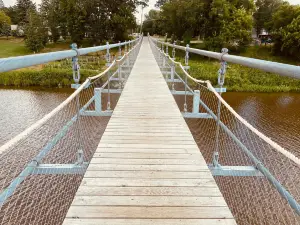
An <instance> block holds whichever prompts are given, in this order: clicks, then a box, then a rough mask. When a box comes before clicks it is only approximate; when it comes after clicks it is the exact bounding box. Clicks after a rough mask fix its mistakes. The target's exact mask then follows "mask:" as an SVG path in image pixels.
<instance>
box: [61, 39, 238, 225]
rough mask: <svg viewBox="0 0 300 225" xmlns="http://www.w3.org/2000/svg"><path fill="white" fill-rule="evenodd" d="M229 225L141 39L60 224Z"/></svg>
mask: <svg viewBox="0 0 300 225" xmlns="http://www.w3.org/2000/svg"><path fill="white" fill-rule="evenodd" d="M77 224H85V225H95V224H101V225H108V224H109V225H150V224H151V225H152V224H155V225H196V224H197V225H198V224H210V225H225V224H226V225H231V224H236V223H235V220H234V218H233V216H232V214H231V212H230V210H229V208H228V207H227V204H226V202H225V200H224V198H223V196H222V194H221V192H220V191H219V189H218V187H217V184H216V183H215V181H214V179H213V177H212V175H211V173H210V171H209V169H208V167H207V166H206V162H205V161H204V159H203V157H202V155H201V153H200V151H199V149H198V147H197V145H196V143H195V141H194V139H193V137H192V134H191V133H190V130H189V128H188V126H187V124H186V123H185V120H184V119H183V117H182V116H181V113H180V111H179V109H178V107H177V105H176V102H175V100H174V98H173V96H172V95H171V93H170V91H169V89H168V86H167V84H166V82H165V80H164V79H163V76H162V74H161V72H160V70H159V67H158V65H157V63H156V61H155V59H154V56H153V54H152V51H151V49H150V45H149V43H148V40H147V39H146V38H144V41H143V43H142V47H141V50H140V53H139V57H138V58H137V61H136V63H135V65H134V67H133V70H132V72H131V75H130V77H129V79H128V81H127V83H126V85H125V88H124V91H123V92H122V95H121V97H120V100H119V102H118V104H117V106H116V108H115V110H114V112H113V115H112V118H111V119H110V121H109V124H108V126H107V129H106V130H105V133H104V135H103V137H102V139H101V141H100V143H99V146H98V148H97V151H96V153H95V154H94V157H93V159H92V161H91V163H90V165H89V167H88V169H87V172H86V174H85V176H84V178H83V181H82V183H81V185H80V187H79V190H78V191H77V193H76V196H75V198H74V200H73V203H72V205H71V207H70V209H69V211H68V214H67V216H66V218H65V221H64V225H77Z"/></svg>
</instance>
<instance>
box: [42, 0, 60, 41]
mask: <svg viewBox="0 0 300 225" xmlns="http://www.w3.org/2000/svg"><path fill="white" fill-rule="evenodd" d="M40 12H41V16H42V18H43V22H44V25H45V26H47V27H49V29H50V31H51V39H52V41H53V42H57V41H58V39H59V37H60V32H59V27H60V21H61V15H62V14H61V11H60V0H42V4H41V8H40Z"/></svg>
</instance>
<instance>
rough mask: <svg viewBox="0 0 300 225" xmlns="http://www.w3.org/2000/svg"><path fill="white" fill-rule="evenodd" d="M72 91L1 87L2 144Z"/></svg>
mask: <svg viewBox="0 0 300 225" xmlns="http://www.w3.org/2000/svg"><path fill="white" fill-rule="evenodd" d="M71 92H72V90H71V89H55V90H52V91H51V90H50V89H44V90H43V89H30V90H29V89H28V90H27V89H21V90H20V89H19V90H18V89H0V146H1V145H3V144H4V143H5V142H7V141H9V140H10V139H11V138H13V137H14V136H15V135H17V134H19V133H20V132H22V131H23V130H25V129H26V128H27V127H29V126H30V125H32V124H34V123H35V122H36V121H37V120H39V119H41V118H42V117H43V116H44V115H45V114H47V113H49V112H50V111H51V110H52V109H54V108H55V107H56V106H57V105H59V103H61V102H62V101H63V100H65V99H66V98H67V97H68V96H69V95H70V93H71Z"/></svg>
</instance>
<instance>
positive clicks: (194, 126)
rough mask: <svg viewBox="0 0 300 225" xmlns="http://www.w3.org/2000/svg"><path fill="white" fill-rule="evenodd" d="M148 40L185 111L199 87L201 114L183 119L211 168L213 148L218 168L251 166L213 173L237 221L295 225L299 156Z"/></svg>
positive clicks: (299, 190) (190, 107) (190, 108)
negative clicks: (246, 169) (247, 169)
mask: <svg viewBox="0 0 300 225" xmlns="http://www.w3.org/2000/svg"><path fill="white" fill-rule="evenodd" d="M150 39H151V46H152V50H153V53H154V55H155V58H156V60H157V63H158V64H159V66H160V68H161V71H162V73H163V74H164V76H165V78H166V81H167V82H168V84H169V87H170V90H171V92H172V93H173V94H174V98H175V100H176V102H177V104H178V106H179V108H180V110H181V111H182V112H183V114H184V115H189V113H192V112H194V111H195V105H194V104H195V102H194V99H193V98H194V96H195V94H197V91H196V90H198V91H199V92H200V100H199V104H198V107H199V113H198V114H197V115H202V114H203V115H204V116H203V115H202V118H197V117H195V118H186V122H187V123H188V125H189V128H190V130H191V132H192V134H193V136H194V138H195V140H196V142H197V144H198V146H199V149H200V151H201V153H202V155H203V156H204V158H205V160H206V162H207V164H210V168H217V169H218V168H220V167H218V165H217V167H214V165H213V163H214V162H215V160H216V158H215V156H216V152H217V153H218V154H217V156H218V157H217V163H218V164H219V165H221V167H222V166H226V167H228V168H233V167H235V168H237V167H239V168H242V167H249V166H251V167H253V168H255V169H256V172H254V174H252V175H249V174H248V175H245V174H244V172H243V171H227V175H223V176H222V175H221V176H219V175H214V178H215V180H216V182H217V184H218V186H219V188H220V190H221V192H222V194H223V196H224V198H225V200H226V202H227V204H228V206H229V207H230V209H231V211H232V213H233V215H234V217H235V218H236V221H237V223H238V224H249V225H250V224H251V225H252V224H300V216H299V210H300V208H299V204H297V203H299V202H300V161H299V158H297V157H296V156H295V155H294V154H293V153H292V152H289V151H288V150H286V149H284V148H282V147H281V146H279V145H278V144H276V143H275V142H273V141H272V140H271V139H270V138H268V137H266V136H265V135H264V134H262V133H260V132H259V131H258V130H257V129H255V128H254V127H253V126H251V125H250V124H249V123H248V122H247V121H246V120H244V119H243V118H241V117H240V116H239V115H238V114H237V113H236V112H235V111H234V110H233V109H232V108H231V107H230V106H229V105H228V104H227V103H226V102H225V100H224V99H223V98H222V97H221V94H219V93H217V92H216V90H215V88H214V87H213V86H212V85H211V83H210V82H209V81H201V80H196V79H194V78H193V77H191V76H190V75H189V74H188V72H187V69H188V67H186V66H182V65H181V64H180V63H178V62H176V61H175V60H174V54H173V55H172V57H173V58H172V57H171V56H170V55H168V54H166V53H165V52H164V49H161V47H160V46H157V45H156V43H155V42H154V40H153V39H152V38H150ZM172 71H173V72H174V76H173V77H172ZM176 93H177V94H176ZM218 115H220V116H219V118H220V119H219V120H218ZM223 172H224V171H223ZM225 172H226V171H225ZM257 172H258V173H257ZM228 173H229V174H228ZM230 173H231V174H230ZM239 173H240V174H239ZM271 178H273V179H275V180H272V179H271ZM278 184H280V185H281V186H280V187H278ZM281 188H283V189H284V190H285V191H286V192H284V191H283V189H281ZM291 198H292V200H291Z"/></svg>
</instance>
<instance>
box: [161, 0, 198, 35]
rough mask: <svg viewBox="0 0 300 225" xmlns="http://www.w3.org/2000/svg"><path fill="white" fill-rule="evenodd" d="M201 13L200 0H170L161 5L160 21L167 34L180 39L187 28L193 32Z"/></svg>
mask: <svg viewBox="0 0 300 225" xmlns="http://www.w3.org/2000/svg"><path fill="white" fill-rule="evenodd" d="M202 13H203V1H202V0H190V1H185V0H172V1H169V2H166V3H165V4H164V5H163V6H162V7H161V16H162V21H163V22H164V25H165V31H166V32H167V33H168V34H173V33H174V34H175V36H176V37H177V38H178V39H180V40H182V38H183V35H184V34H185V33H186V31H187V30H189V32H191V33H192V34H194V31H195V29H196V27H197V26H198V18H199V17H201V14H202Z"/></svg>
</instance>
